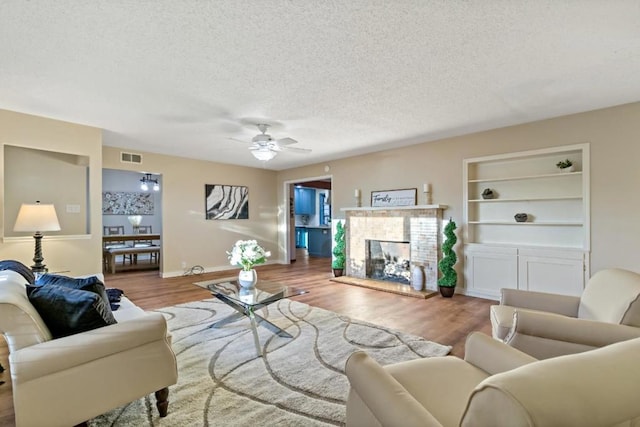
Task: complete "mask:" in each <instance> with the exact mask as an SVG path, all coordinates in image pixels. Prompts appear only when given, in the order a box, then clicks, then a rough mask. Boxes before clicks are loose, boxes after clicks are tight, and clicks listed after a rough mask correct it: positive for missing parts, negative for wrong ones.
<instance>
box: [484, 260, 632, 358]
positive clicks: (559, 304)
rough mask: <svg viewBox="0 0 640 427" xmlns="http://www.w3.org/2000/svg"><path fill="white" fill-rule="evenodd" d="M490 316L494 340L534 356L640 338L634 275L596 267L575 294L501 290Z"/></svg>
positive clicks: (591, 347)
mask: <svg viewBox="0 0 640 427" xmlns="http://www.w3.org/2000/svg"><path fill="white" fill-rule="evenodd" d="M490 316H491V325H492V334H493V337H494V338H496V339H499V340H503V341H504V342H506V343H507V344H509V345H511V346H512V347H514V348H517V349H519V350H522V351H524V352H525V353H527V354H530V355H532V356H534V357H535V358H537V359H546V358H549V357H555V356H560V355H564V354H572V353H578V352H582V351H587V350H592V349H594V348H598V347H603V346H605V345H609V344H612V343H615V342H619V341H624V340H629V339H632V338H636V337H640V274H638V273H634V272H632V271H627V270H622V269H616V268H611V269H606V270H601V271H599V272H597V273H596V274H594V275H593V276H592V277H591V279H590V280H589V282H588V283H587V286H586V287H585V290H584V292H583V294H582V295H581V296H580V297H573V296H566V295H557V294H550V293H543V292H531V291H523V290H517V289H502V297H501V300H500V305H494V306H492V307H491V309H490Z"/></svg>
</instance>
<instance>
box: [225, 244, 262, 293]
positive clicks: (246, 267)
mask: <svg viewBox="0 0 640 427" xmlns="http://www.w3.org/2000/svg"><path fill="white" fill-rule="evenodd" d="M227 256H228V257H229V262H230V263H231V265H236V266H238V267H240V268H241V269H242V270H240V273H239V274H238V282H239V283H240V285H241V286H243V287H253V286H254V285H255V284H256V282H257V280H258V276H257V274H256V271H255V270H254V269H253V267H254V266H255V265H259V264H264V263H265V262H267V258H268V257H270V256H271V252H269V251H265V250H264V248H263V247H262V246H260V245H259V244H258V242H257V241H255V240H238V241H237V242H236V243H235V244H234V245H233V248H232V249H231V252H227Z"/></svg>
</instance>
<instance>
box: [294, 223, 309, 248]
mask: <svg viewBox="0 0 640 427" xmlns="http://www.w3.org/2000/svg"><path fill="white" fill-rule="evenodd" d="M306 247H307V229H306V228H305V227H296V248H306Z"/></svg>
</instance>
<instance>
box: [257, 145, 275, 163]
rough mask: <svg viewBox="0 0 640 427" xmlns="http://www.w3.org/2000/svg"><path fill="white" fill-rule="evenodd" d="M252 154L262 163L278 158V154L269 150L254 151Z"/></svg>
mask: <svg viewBox="0 0 640 427" xmlns="http://www.w3.org/2000/svg"><path fill="white" fill-rule="evenodd" d="M251 154H253V157H255V158H256V159H258V160H260V161H261V162H267V161H269V160H271V159H273V158H274V157H275V156H276V152H274V151H271V150H269V149H268V148H264V149H263V148H261V149H259V150H253V151H251Z"/></svg>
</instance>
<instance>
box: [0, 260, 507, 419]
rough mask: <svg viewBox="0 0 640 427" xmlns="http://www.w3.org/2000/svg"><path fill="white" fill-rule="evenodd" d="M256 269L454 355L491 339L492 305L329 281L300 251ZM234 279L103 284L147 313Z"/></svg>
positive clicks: (1, 391)
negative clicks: (474, 338)
mask: <svg viewBox="0 0 640 427" xmlns="http://www.w3.org/2000/svg"><path fill="white" fill-rule="evenodd" d="M257 270H258V275H259V277H260V278H261V279H265V280H272V281H278V282H280V283H283V284H288V285H295V286H296V287H302V288H305V289H307V290H308V291H309V293H307V294H304V295H300V296H297V297H295V300H296V301H300V302H304V303H307V304H309V305H312V306H315V307H320V308H324V309H326V310H331V311H334V312H337V313H340V314H344V315H347V316H350V317H352V318H355V319H359V320H364V321H367V322H371V323H375V324H378V325H382V326H386V327H389V328H392V329H397V330H400V331H403V332H407V333H411V334H414V335H419V336H422V337H424V338H426V339H429V340H432V341H435V342H438V343H440V344H446V345H451V346H452V347H453V348H452V351H451V354H452V355H455V356H463V355H464V340H465V338H466V336H467V335H468V334H469V333H470V332H473V331H482V332H484V333H486V334H491V324H490V321H489V306H490V305H492V304H495V302H494V301H490V300H485V299H479V298H472V297H466V296H463V295H455V296H454V297H453V298H450V299H449V298H442V297H440V296H439V295H438V296H436V297H433V298H428V299H418V298H412V297H407V296H402V295H396V294H392V293H387V292H381V291H377V290H372V289H367V288H362V287H358V286H352V285H346V284H342V283H336V282H332V281H331V280H330V279H331V277H332V273H331V266H330V259H329V258H313V257H307V256H306V254H305V252H304V251H300V252H299V253H298V254H297V261H296V262H295V263H292V264H290V265H264V266H260V267H258V268H257ZM235 274H237V270H230V271H222V272H216V273H206V274H201V275H185V276H181V277H175V278H170V279H161V278H159V277H158V272H157V271H144V272H124V273H117V274H106V275H105V282H106V285H107V287H112V288H120V289H122V290H124V291H125V294H126V295H127V296H128V297H129V298H130V299H131V300H132V301H134V302H135V303H136V304H137V305H138V306H140V307H141V308H143V309H145V310H150V309H155V308H161V307H167V306H171V305H175V304H180V303H184V302H190V301H199V300H202V299H206V298H211V294H210V293H209V292H208V291H206V290H205V289H203V288H201V287H199V286H195V285H193V282H197V281H202V280H210V279H216V278H221V277H229V276H233V275H235ZM0 363H2V365H3V366H4V367H5V368H6V367H7V366H8V365H9V364H8V360H7V348H6V345H4V342H2V343H1V344H0ZM2 380H3V381H6V383H5V384H4V385H0V426H5V425H6V426H10V425H13V424H14V421H13V403H12V397H11V384H10V378H9V372H8V371H5V372H4V373H3V374H0V381H2Z"/></svg>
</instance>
